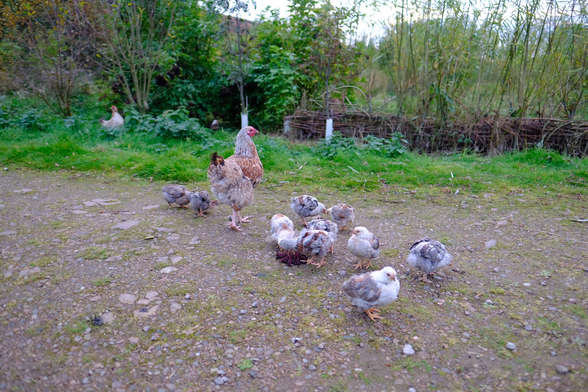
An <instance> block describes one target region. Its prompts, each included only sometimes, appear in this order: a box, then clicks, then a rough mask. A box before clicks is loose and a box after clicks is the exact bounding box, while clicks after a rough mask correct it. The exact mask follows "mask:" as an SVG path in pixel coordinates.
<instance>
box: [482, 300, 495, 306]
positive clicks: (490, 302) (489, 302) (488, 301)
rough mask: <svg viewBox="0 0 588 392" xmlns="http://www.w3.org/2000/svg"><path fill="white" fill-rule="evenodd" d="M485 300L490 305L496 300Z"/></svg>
mask: <svg viewBox="0 0 588 392" xmlns="http://www.w3.org/2000/svg"><path fill="white" fill-rule="evenodd" d="M484 302H485V303H487V304H488V305H493V304H494V302H492V300H491V299H487V300H486V301H484Z"/></svg>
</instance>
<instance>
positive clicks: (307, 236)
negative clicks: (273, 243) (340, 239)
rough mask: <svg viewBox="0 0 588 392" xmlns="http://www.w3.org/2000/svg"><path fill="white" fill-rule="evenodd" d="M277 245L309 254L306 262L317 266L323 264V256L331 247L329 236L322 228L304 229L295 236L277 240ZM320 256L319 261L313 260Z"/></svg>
mask: <svg viewBox="0 0 588 392" xmlns="http://www.w3.org/2000/svg"><path fill="white" fill-rule="evenodd" d="M278 245H280V247H281V248H282V249H285V250H294V249H296V250H298V252H300V253H302V254H304V255H306V256H310V259H309V260H308V261H307V264H312V265H315V266H316V267H317V268H320V267H322V266H323V265H325V264H326V263H325V256H326V255H327V252H328V251H329V249H331V237H330V236H329V233H327V232H326V231H324V230H308V229H304V230H302V231H301V232H300V235H299V236H298V237H296V238H285V239H281V240H280V241H279V242H278ZM316 257H320V261H318V262H315V261H314V260H315V258H316Z"/></svg>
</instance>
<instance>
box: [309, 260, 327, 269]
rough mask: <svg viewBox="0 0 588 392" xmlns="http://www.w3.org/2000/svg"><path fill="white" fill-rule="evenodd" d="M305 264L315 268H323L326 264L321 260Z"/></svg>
mask: <svg viewBox="0 0 588 392" xmlns="http://www.w3.org/2000/svg"><path fill="white" fill-rule="evenodd" d="M307 264H312V265H314V266H316V268H321V267H322V266H324V265H325V264H327V263H326V262H325V260H324V259H323V260H321V261H319V262H318V263H307Z"/></svg>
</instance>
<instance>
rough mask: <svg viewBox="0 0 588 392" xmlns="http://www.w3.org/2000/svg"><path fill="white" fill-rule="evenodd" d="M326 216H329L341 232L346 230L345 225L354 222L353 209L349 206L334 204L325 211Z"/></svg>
mask: <svg viewBox="0 0 588 392" xmlns="http://www.w3.org/2000/svg"><path fill="white" fill-rule="evenodd" d="M327 214H330V215H331V219H332V220H333V222H335V223H336V224H337V226H339V227H340V228H341V230H347V225H348V224H349V223H353V221H354V220H355V208H353V207H352V206H350V205H349V204H344V203H340V204H335V205H334V206H333V207H331V208H329V209H328V210H327Z"/></svg>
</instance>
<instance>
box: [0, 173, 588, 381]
mask: <svg viewBox="0 0 588 392" xmlns="http://www.w3.org/2000/svg"><path fill="white" fill-rule="evenodd" d="M162 186H163V184H162V183H150V182H147V181H145V180H137V181H130V180H121V179H118V180H117V179H114V178H104V177H101V176H92V175H72V174H71V173H67V172H62V173H46V172H44V173H36V172H29V171H8V172H1V173H0V279H1V284H0V390H22V391H64V390H67V391H99V390H100V391H105V390H106V391H110V390H113V391H216V390H221V391H222V390H234V391H361V390H365V391H413V390H414V391H418V392H421V391H429V390H431V391H456V390H478V391H507V390H522V391H523V390H535V389H536V390H540V391H580V390H585V388H586V386H587V385H588V365H587V364H588V347H587V341H588V332H587V331H588V330H587V314H586V312H587V307H588V294H587V293H588V290H587V289H588V263H587V262H586V260H587V259H588V246H587V245H586V239H588V224H586V223H577V222H573V221H572V219H575V218H586V217H587V215H588V212H587V211H586V206H587V203H586V194H585V193H584V194H583V195H578V196H576V197H563V196H561V195H547V194H545V195H541V196H537V195H538V193H535V195H532V194H527V193H525V192H524V191H520V190H514V191H513V192H510V193H508V194H485V195H470V194H467V193H466V192H461V193H460V194H458V195H454V194H453V193H439V194H440V196H436V197H432V196H426V195H420V194H419V192H418V191H417V193H416V194H414V193H408V192H406V193H404V192H400V193H394V192H392V191H391V190H390V189H389V188H388V189H384V188H383V189H382V190H381V191H378V192H371V193H366V192H363V191H357V192H356V193H352V194H350V193H338V192H331V191H329V192H327V191H323V192H320V191H319V192H315V193H314V196H317V197H318V198H319V200H320V201H322V202H323V203H324V204H325V205H327V206H330V205H333V204H335V203H337V202H347V203H349V204H352V205H354V206H355V208H356V210H357V216H358V218H357V219H356V222H355V225H363V226H366V227H368V229H370V230H371V231H372V232H374V233H375V234H376V235H378V236H379V238H380V244H381V249H382V255H381V257H380V259H379V260H377V261H376V262H375V263H374V264H375V265H376V266H378V267H383V266H385V265H391V266H393V267H394V268H395V269H396V270H397V271H398V274H399V278H400V280H401V289H400V298H399V300H398V301H396V302H395V303H393V304H391V305H389V306H387V307H384V308H383V309H382V313H381V315H382V316H383V319H382V320H380V321H379V322H377V323H374V322H372V321H371V320H369V319H368V318H367V316H366V315H365V314H363V313H361V312H359V311H358V310H357V309H354V308H352V307H351V306H350V304H349V302H348V301H347V299H346V298H345V297H344V295H343V294H342V293H341V291H340V286H341V284H342V283H343V282H344V281H345V279H348V278H349V276H351V275H352V274H353V273H354V270H353V265H354V264H355V263H356V262H357V261H356V260H355V259H354V258H353V256H352V255H350V254H349V252H348V251H347V249H346V247H347V239H348V238H349V233H348V232H347V233H345V232H343V233H340V235H339V240H338V242H337V244H336V245H335V254H334V255H333V256H328V257H327V259H326V260H327V265H326V266H325V267H323V268H321V269H319V270H317V269H316V268H314V267H310V266H306V265H302V266H295V267H290V268H289V267H287V266H286V265H284V264H281V263H280V262H278V261H277V260H276V259H275V253H276V250H275V246H274V245H272V244H271V243H269V242H268V239H267V236H268V234H269V219H270V218H271V216H272V215H273V214H274V213H278V212H281V213H284V214H286V215H288V216H290V217H291V218H292V220H293V221H294V222H295V224H296V225H297V228H298V229H300V227H299V223H298V220H297V219H294V217H293V216H292V213H291V211H290V210H289V199H290V197H291V196H292V195H295V194H303V193H306V190H305V189H303V188H301V187H300V186H297V185H296V184H293V183H289V184H268V183H263V184H261V185H260V187H259V188H258V190H257V192H256V200H255V203H254V205H252V206H250V207H248V208H247V209H246V210H245V211H244V212H245V213H246V215H250V216H252V217H253V222H252V223H250V224H246V225H245V226H244V232H243V233H237V232H234V231H231V230H228V229H227V228H226V224H227V223H228V219H227V218H228V216H229V215H230V211H229V209H228V207H226V206H219V207H216V208H215V209H214V210H213V211H211V212H210V213H209V214H208V215H207V217H205V218H201V217H198V218H194V214H193V212H192V211H189V210H180V209H171V208H169V207H168V206H167V203H165V202H164V200H163V198H162V197H161V187H162ZM189 187H200V189H207V188H208V185H207V184H205V183H201V184H196V185H194V184H190V185H189ZM425 234H426V235H429V236H431V237H433V238H436V239H438V240H441V241H443V242H444V243H446V245H447V248H448V250H449V251H450V252H451V253H452V254H453V255H454V263H453V266H452V267H451V268H447V269H445V270H444V271H443V272H442V273H441V274H440V275H439V276H437V277H436V278H435V279H434V282H433V283H432V284H425V283H422V282H419V281H418V280H417V279H418V274H416V273H415V272H414V271H411V270H410V269H409V267H408V266H407V265H406V263H405V262H404V260H405V258H406V255H407V250H408V247H409V246H410V244H411V243H412V242H413V241H414V240H416V239H418V238H420V237H421V236H423V235H425Z"/></svg>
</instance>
